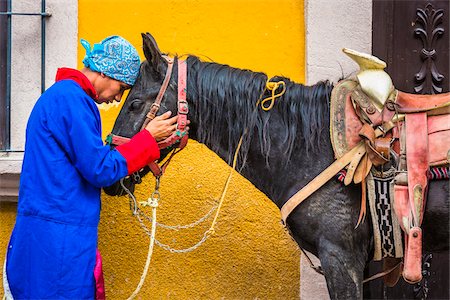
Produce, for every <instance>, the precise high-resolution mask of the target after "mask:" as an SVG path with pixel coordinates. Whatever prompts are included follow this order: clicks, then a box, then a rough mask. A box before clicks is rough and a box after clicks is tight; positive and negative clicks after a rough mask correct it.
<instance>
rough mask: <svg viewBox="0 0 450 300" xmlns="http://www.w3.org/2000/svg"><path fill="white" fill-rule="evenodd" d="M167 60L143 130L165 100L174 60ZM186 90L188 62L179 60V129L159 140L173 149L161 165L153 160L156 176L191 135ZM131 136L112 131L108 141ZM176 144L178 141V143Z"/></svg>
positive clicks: (114, 142)
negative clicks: (163, 75) (187, 127)
mask: <svg viewBox="0 0 450 300" xmlns="http://www.w3.org/2000/svg"><path fill="white" fill-rule="evenodd" d="M164 58H165V59H166V61H167V71H166V75H165V77H164V81H163V83H162V85H161V88H160V89H159V92H158V95H157V96H156V99H155V102H154V103H153V104H152V106H151V107H150V111H149V112H148V113H147V115H146V117H145V120H144V123H143V124H142V127H141V130H143V129H144V128H145V127H146V126H147V124H148V123H149V122H150V121H151V120H153V119H154V118H155V116H156V114H157V112H158V110H159V108H160V107H161V102H162V100H163V97H164V94H165V93H166V90H167V87H168V86H169V82H170V79H171V77H172V71H173V63H174V60H173V59H172V58H170V57H167V56H164ZM186 90H187V63H186V61H185V60H178V102H177V110H178V112H177V113H178V120H177V129H176V131H175V132H174V133H173V134H172V135H171V136H169V137H168V138H166V139H165V140H162V141H159V142H158V147H159V149H168V148H172V149H173V151H172V153H171V155H170V156H169V158H168V159H167V160H166V161H165V162H164V163H163V164H162V165H161V166H159V165H158V164H157V163H156V162H155V161H154V162H151V163H150V164H149V165H148V167H149V168H150V170H151V171H152V173H153V175H154V176H155V177H160V176H162V175H163V174H164V172H165V170H166V168H167V166H168V165H169V162H170V160H171V159H172V157H173V156H174V155H175V154H176V153H178V152H179V151H181V150H182V149H183V148H184V147H185V146H186V144H187V142H188V139H189V135H188V132H187V130H186V126H187V121H188V113H189V107H188V103H187V100H186ZM129 140H130V138H126V137H123V136H119V135H115V134H113V133H110V134H109V135H108V136H107V138H106V142H107V143H108V144H110V145H114V146H118V145H121V144H124V143H126V142H128V141H129ZM178 142H179V144H178V145H176V143H178Z"/></svg>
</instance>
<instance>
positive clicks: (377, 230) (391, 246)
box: [336, 166, 450, 261]
mask: <svg viewBox="0 0 450 300" xmlns="http://www.w3.org/2000/svg"><path fill="white" fill-rule="evenodd" d="M449 174H450V170H449V167H448V166H445V167H431V168H430V169H429V171H428V173H427V175H428V179H429V180H441V179H449ZM345 175H346V170H341V171H340V172H339V173H338V174H337V175H336V179H337V180H339V181H341V182H343V181H344V178H345ZM394 177H395V169H390V170H388V171H385V172H383V173H381V172H377V171H375V172H374V171H373V170H372V172H370V173H369V175H368V176H367V178H366V184H367V199H368V203H369V204H368V205H369V210H370V216H371V218H372V228H373V235H374V248H375V249H374V257H373V260H375V261H379V260H382V259H383V258H385V257H395V258H401V257H403V245H402V230H401V229H400V226H399V224H398V220H397V217H396V215H395V212H394V211H393V199H394V187H393V180H394Z"/></svg>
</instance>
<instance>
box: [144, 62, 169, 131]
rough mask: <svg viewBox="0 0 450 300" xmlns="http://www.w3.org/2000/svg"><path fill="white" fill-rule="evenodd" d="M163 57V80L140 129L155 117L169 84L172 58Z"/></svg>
mask: <svg viewBox="0 0 450 300" xmlns="http://www.w3.org/2000/svg"><path fill="white" fill-rule="evenodd" d="M164 58H165V59H166V61H167V70H166V75H165V77H164V81H163V83H162V85H161V88H160V89H159V92H158V95H157V96H156V99H155V102H153V104H152V106H151V107H150V111H149V112H148V113H147V116H146V118H145V121H144V124H142V128H141V129H144V128H145V126H147V124H148V123H149V122H150V121H151V120H153V119H154V118H155V116H156V113H157V112H158V110H159V107H160V106H161V101H162V98H163V97H164V94H165V93H166V90H167V87H168V86H169V82H170V78H171V77H172V70H173V59H172V58H170V57H167V56H164Z"/></svg>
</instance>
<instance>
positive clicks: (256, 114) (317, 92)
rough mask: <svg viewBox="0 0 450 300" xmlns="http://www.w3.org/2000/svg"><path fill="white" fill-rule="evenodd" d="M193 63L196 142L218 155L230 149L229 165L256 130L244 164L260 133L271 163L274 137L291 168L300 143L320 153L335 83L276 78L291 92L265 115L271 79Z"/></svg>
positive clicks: (191, 81)
mask: <svg viewBox="0 0 450 300" xmlns="http://www.w3.org/2000/svg"><path fill="white" fill-rule="evenodd" d="M187 62H188V70H189V71H188V72H189V76H188V95H189V97H192V99H193V100H194V102H195V103H197V105H196V106H195V109H194V111H192V113H193V114H194V119H196V120H197V122H198V124H197V126H198V127H197V128H195V133H194V134H195V135H196V139H197V140H198V141H199V142H201V143H204V144H206V145H208V146H209V147H211V149H212V150H213V151H215V152H217V151H219V150H220V149H219V145H227V147H228V151H227V155H226V156H227V157H225V159H226V160H227V161H228V162H231V159H232V155H233V153H234V152H235V150H236V147H237V144H238V142H239V139H240V137H241V136H242V134H243V133H244V131H245V130H247V131H248V130H251V133H252V134H250V135H247V139H244V141H245V142H244V143H243V145H242V149H241V153H242V154H241V156H242V158H244V159H245V157H246V153H247V152H248V149H249V145H250V143H251V139H252V135H255V134H257V136H254V137H253V138H254V139H259V141H261V145H260V149H261V154H262V155H263V156H264V157H265V158H266V162H267V163H268V159H269V154H270V150H271V147H272V146H273V145H272V137H273V136H274V135H277V136H278V137H279V138H278V139H280V138H281V142H282V144H283V145H284V147H283V152H284V153H281V155H283V156H284V157H285V159H286V160H285V161H286V163H287V162H289V160H290V158H291V155H292V151H293V149H294V148H295V146H296V144H298V143H302V144H303V145H306V152H307V153H306V154H308V151H317V150H318V148H319V147H317V146H318V144H319V138H320V136H321V132H322V131H323V130H324V129H326V130H328V124H329V98H330V94H331V90H332V88H333V86H332V84H331V83H330V82H329V81H321V82H318V83H316V84H315V85H312V86H304V85H302V84H298V83H295V82H292V81H291V80H290V79H288V78H285V77H278V76H277V77H274V78H272V79H271V80H270V81H280V80H282V81H284V82H285V83H286V92H285V94H284V95H283V96H281V97H280V98H277V99H276V102H275V105H274V107H273V108H272V109H271V110H269V111H264V110H262V109H261V107H260V106H259V105H258V107H257V103H258V101H259V100H261V99H264V98H266V97H268V96H269V95H270V93H269V91H265V85H266V82H267V78H268V77H267V75H266V74H264V73H259V72H252V71H250V70H243V69H237V68H233V67H230V66H228V65H222V64H217V63H213V62H202V61H200V60H199V59H198V58H197V57H195V56H189V57H188V58H187ZM280 90H281V88H280ZM263 93H264V94H263ZM272 118H273V119H272ZM271 119H272V120H271ZM269 120H271V122H270V124H269ZM230 124H232V126H230ZM205 128H207V129H205ZM303 148H304V147H303Z"/></svg>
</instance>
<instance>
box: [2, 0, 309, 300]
mask: <svg viewBox="0 0 450 300" xmlns="http://www.w3.org/2000/svg"><path fill="white" fill-rule="evenodd" d="M303 5H304V1H303V0H278V1H272V0H245V1H242V0H191V1H188V0H164V1H163V0H145V1H144V0H141V1H138V0H127V1H119V0H79V38H85V39H87V40H88V41H90V42H91V44H92V43H94V42H98V41H100V40H101V39H103V38H104V37H106V36H108V35H112V34H118V35H121V36H123V37H125V38H126V39H128V40H129V41H130V42H132V43H133V44H134V45H135V46H136V47H137V49H138V51H139V53H140V55H141V58H143V57H144V56H143V54H142V49H141V46H142V41H141V36H140V33H141V32H147V31H148V32H150V33H151V34H152V35H153V36H154V37H155V38H156V41H157V42H158V44H159V47H160V49H161V50H162V51H163V52H169V53H171V54H179V55H181V54H195V55H197V56H200V57H203V58H204V59H205V60H213V61H215V62H219V63H226V64H229V65H231V66H234V67H240V68H247V69H251V70H254V71H263V72H266V73H268V74H269V75H284V76H287V77H290V78H291V79H294V80H296V81H299V82H303V81H304V78H305V70H304V65H305V61H304V60H305V45H304V41H305V38H304V35H305V32H304V19H303ZM83 55H84V50H83V49H82V47H81V46H79V48H78V58H79V59H78V60H79V62H81V60H82V57H83ZM79 67H81V63H80V64H79ZM117 113H118V109H117V108H114V109H110V110H108V111H106V112H105V111H102V120H103V134H104V135H106V134H107V133H108V132H109V131H110V130H111V128H112V126H113V123H114V119H115V117H116V116H117ZM228 172H229V167H228V166H227V165H226V164H225V163H224V162H223V161H222V160H220V159H219V158H218V157H217V156H216V155H215V154H214V153H212V152H211V151H209V150H208V149H207V148H206V147H205V146H204V145H201V144H198V143H196V142H194V141H192V140H190V141H189V145H188V147H187V148H186V149H185V150H183V151H182V152H181V153H180V154H178V155H177V156H176V157H175V158H174V160H173V162H172V163H171V165H170V166H169V168H168V170H167V172H166V174H165V175H164V177H163V179H162V187H161V195H162V201H161V202H160V206H159V208H158V221H160V222H162V223H165V224H171V225H175V224H181V225H184V224H189V223H192V222H194V221H196V220H198V219H199V218H201V217H202V216H204V215H205V214H206V213H207V212H208V211H209V210H210V208H211V207H212V205H213V204H214V203H215V201H217V200H218V198H219V197H220V193H221V191H222V188H223V185H224V183H225V181H226V177H227V175H228ZM152 188H153V179H152V178H151V177H150V176H148V178H146V180H145V181H144V183H143V184H141V185H140V187H139V188H138V190H137V192H136V196H137V197H138V199H139V200H145V199H146V198H147V197H148V195H149V193H150V192H151V191H152ZM102 200H103V202H102V203H103V204H102V206H103V207H102V219H101V224H100V228H99V248H100V251H101V252H102V255H103V260H104V272H105V281H106V291H107V297H108V298H109V299H124V298H125V297H128V296H129V295H130V294H131V293H132V292H133V291H134V289H135V287H136V285H137V284H138V282H139V279H140V276H141V274H142V270H143V267H144V264H145V259H146V255H147V250H148V242H149V238H148V236H147V235H146V234H145V233H144V231H143V230H142V228H140V226H139V222H138V221H137V220H136V219H135V218H134V217H132V216H131V213H130V210H129V200H128V198H126V197H109V196H106V195H103V199H102ZM4 208H5V206H3V207H2V213H1V214H2V226H1V228H2V230H4V228H7V229H6V231H5V232H3V231H1V232H0V237H1V244H0V247H1V248H0V260H1V261H3V258H4V249H5V247H6V243H7V239H8V236H9V233H10V229H11V228H12V223H13V222H12V217H11V214H13V210H14V209H13V208H12V209H6V213H5V210H4ZM148 214H149V215H150V211H148ZM5 216H6V217H5ZM8 216H9V217H8ZM4 220H5V222H4ZM211 220H212V218H209V219H208V220H207V221H206V222H204V223H202V224H201V225H200V226H197V227H196V228H192V229H185V230H180V231H178V232H173V231H170V230H167V229H162V228H158V230H157V233H156V236H157V239H159V240H160V241H161V242H163V243H168V244H171V245H173V246H174V247H176V248H186V247H189V246H191V245H193V244H195V243H196V242H197V241H198V240H200V239H201V237H202V236H203V233H204V232H205V230H207V229H208V228H209V225H210V223H211ZM4 225H6V226H4ZM147 225H148V226H150V224H147ZM5 236H6V237H5ZM4 237H5V238H4ZM299 256H300V253H299V250H298V248H297V246H296V244H295V243H294V242H293V241H292V240H291V238H290V237H289V235H288V234H287V233H286V232H285V230H284V228H283V227H282V226H281V224H280V222H279V211H278V209H277V208H276V207H275V205H274V204H273V203H272V202H271V201H270V200H269V199H267V198H266V197H265V196H264V195H263V194H262V193H261V192H259V191H258V190H256V189H255V188H254V187H253V186H252V185H251V184H250V183H249V182H248V181H246V180H245V179H243V178H242V177H240V176H239V175H237V174H236V175H235V176H234V177H233V180H232V182H231V186H230V188H229V191H228V194H227V197H226V199H225V204H224V207H223V209H222V210H221V213H220V215H219V219H218V223H217V225H216V233H215V235H213V236H212V237H211V238H209V239H208V240H207V241H206V242H205V243H204V244H203V245H202V246H200V247H199V248H198V249H196V250H195V251H193V252H190V253H187V254H176V253H170V252H168V251H166V250H164V249H162V248H159V247H156V246H155V249H154V253H153V258H152V262H151V265H150V270H149V272H148V276H147V279H146V281H145V283H144V286H143V287H142V290H141V293H140V294H139V295H140V296H139V297H140V298H141V299H256V298H260V299H298V297H299V276H300V275H299Z"/></svg>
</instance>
